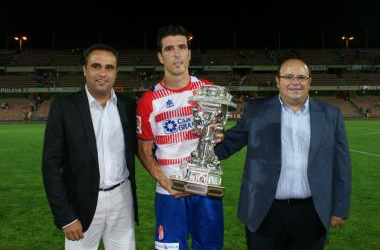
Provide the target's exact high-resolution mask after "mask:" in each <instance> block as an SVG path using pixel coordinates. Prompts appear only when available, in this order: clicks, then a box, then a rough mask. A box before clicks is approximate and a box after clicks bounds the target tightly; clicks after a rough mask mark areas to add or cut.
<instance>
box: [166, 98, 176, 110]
mask: <svg viewBox="0 0 380 250" xmlns="http://www.w3.org/2000/svg"><path fill="white" fill-rule="evenodd" d="M165 105H166V108H171V107H173V106H174V102H173V100H171V99H169V100H167V101H166V102H165Z"/></svg>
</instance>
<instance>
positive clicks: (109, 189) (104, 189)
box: [99, 181, 124, 191]
mask: <svg viewBox="0 0 380 250" xmlns="http://www.w3.org/2000/svg"><path fill="white" fill-rule="evenodd" d="M123 182H124V181H122V182H120V183H118V184H116V185H113V186H112V187H109V188H99V191H111V190H112V189H114V188H117V187H118V186H120V185H121V184H123Z"/></svg>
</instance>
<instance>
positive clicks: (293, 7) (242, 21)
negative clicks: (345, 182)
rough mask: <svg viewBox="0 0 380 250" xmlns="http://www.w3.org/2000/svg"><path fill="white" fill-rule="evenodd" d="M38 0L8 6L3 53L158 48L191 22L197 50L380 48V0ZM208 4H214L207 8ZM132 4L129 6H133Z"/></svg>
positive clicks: (0, 43)
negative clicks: (172, 30)
mask: <svg viewBox="0 0 380 250" xmlns="http://www.w3.org/2000/svg"><path fill="white" fill-rule="evenodd" d="M205 1H206V0H204V1H202V2H197V1H193V2H190V1H187V2H169V1H160V2H155V4H153V3H148V2H146V1H145V2H141V1H140V2H136V3H133V4H132V3H131V2H123V3H120V2H113V1H105V2H89V3H86V2H76V3H75V2H74V3H70V2H55V1H52V2H47V3H45V4H36V2H30V1H28V2H27V1H25V2H23V1H20V2H15V3H14V6H12V7H6V8H4V6H3V7H2V8H1V12H2V15H1V25H0V27H1V29H0V49H17V48H18V43H17V42H16V41H14V40H13V37H14V36H15V35H27V36H28V37H29V40H28V41H27V42H24V44H23V47H24V48H25V49H52V48H55V49H73V48H83V47H87V46H89V45H91V44H93V43H96V42H104V43H109V44H111V45H114V46H115V47H116V48H117V49H154V46H155V36H156V31H157V29H158V28H159V27H160V26H162V25H166V24H169V23H174V24H181V25H184V26H185V27H187V28H188V29H189V31H191V33H192V34H193V36H194V40H193V49H208V48H215V49H253V48H254V49H256V48H270V49H279V48H281V49H298V48H322V47H324V48H345V43H344V42H343V41H342V40H340V37H341V36H342V35H353V36H354V37H355V39H354V41H352V42H350V43H349V46H350V47H352V48H367V47H369V48H379V47H380V27H379V26H380V3H379V2H378V1H375V0H374V1H333V0H331V1H302V2H301V1H278V2H277V1H250V2H248V1H227V2H226V0H225V2H223V3H222V2H221V1H209V2H208V3H207V4H206V2H205ZM206 5H207V7H205V6H206ZM128 6H129V7H128Z"/></svg>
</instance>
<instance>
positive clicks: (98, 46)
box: [82, 43, 119, 67]
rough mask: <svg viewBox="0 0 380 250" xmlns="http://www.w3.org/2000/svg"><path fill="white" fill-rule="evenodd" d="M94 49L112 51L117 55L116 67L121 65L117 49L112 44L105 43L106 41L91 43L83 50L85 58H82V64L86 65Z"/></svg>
mask: <svg viewBox="0 0 380 250" xmlns="http://www.w3.org/2000/svg"><path fill="white" fill-rule="evenodd" d="M94 50H103V51H108V52H111V53H112V54H113V55H114V56H115V57H116V67H117V66H118V65H119V54H118V53H117V50H116V49H115V48H114V47H112V46H111V45H108V44H104V43H97V44H94V45H91V46H90V47H88V48H87V49H86V50H85V51H84V52H83V58H82V65H83V66H86V65H87V63H88V56H89V55H90V54H91V52H93V51H94Z"/></svg>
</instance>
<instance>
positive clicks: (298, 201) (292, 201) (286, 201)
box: [274, 197, 312, 204]
mask: <svg viewBox="0 0 380 250" xmlns="http://www.w3.org/2000/svg"><path fill="white" fill-rule="evenodd" d="M311 201H312V198H311V197H309V198H305V199H274V202H276V203H282V204H303V203H308V202H311Z"/></svg>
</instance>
